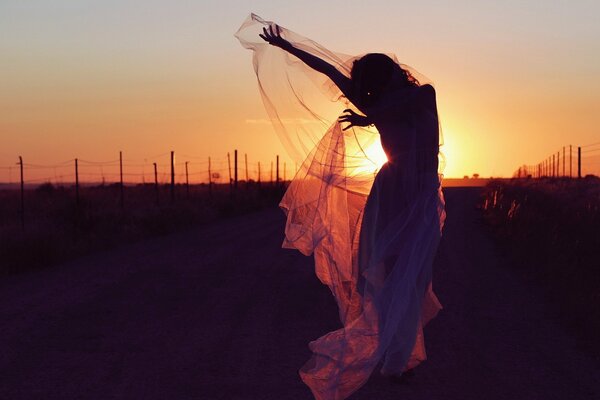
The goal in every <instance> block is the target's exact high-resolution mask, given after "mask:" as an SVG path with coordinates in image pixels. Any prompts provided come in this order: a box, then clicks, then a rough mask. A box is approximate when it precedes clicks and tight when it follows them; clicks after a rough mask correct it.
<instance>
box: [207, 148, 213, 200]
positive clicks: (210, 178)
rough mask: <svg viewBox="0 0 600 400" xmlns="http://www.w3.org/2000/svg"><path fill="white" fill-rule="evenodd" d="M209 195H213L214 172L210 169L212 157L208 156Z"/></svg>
mask: <svg viewBox="0 0 600 400" xmlns="http://www.w3.org/2000/svg"><path fill="white" fill-rule="evenodd" d="M208 196H209V197H212V172H211V170H210V157H208Z"/></svg>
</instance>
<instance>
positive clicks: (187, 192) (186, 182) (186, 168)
mask: <svg viewBox="0 0 600 400" xmlns="http://www.w3.org/2000/svg"><path fill="white" fill-rule="evenodd" d="M188 163H189V161H186V162H185V192H186V194H187V197H188V198H189V197H190V178H189V174H188Z"/></svg>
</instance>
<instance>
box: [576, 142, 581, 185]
mask: <svg viewBox="0 0 600 400" xmlns="http://www.w3.org/2000/svg"><path fill="white" fill-rule="evenodd" d="M577 177H578V178H581V146H578V147H577Z"/></svg>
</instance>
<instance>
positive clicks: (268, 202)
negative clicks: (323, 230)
mask: <svg viewBox="0 0 600 400" xmlns="http://www.w3.org/2000/svg"><path fill="white" fill-rule="evenodd" d="M239 186H240V187H239V190H237V191H236V190H232V189H231V188H230V187H229V185H213V186H212V188H211V190H210V191H209V187H208V185H191V186H190V188H189V195H188V193H187V191H186V188H185V186H179V185H178V186H177V187H176V190H175V199H174V201H171V197H170V191H169V187H168V186H161V187H160V188H159V193H158V195H159V196H158V204H157V202H156V190H155V187H154V186H153V185H136V186H127V187H125V190H124V205H123V207H121V203H120V188H119V186H118V185H99V186H89V187H82V188H80V200H79V204H77V202H76V197H75V190H74V188H73V187H62V186H58V187H57V186H53V185H51V184H43V185H40V186H38V187H37V188H34V189H29V190H26V191H25V214H24V216H25V226H24V229H23V227H22V226H21V213H20V192H19V191H18V190H14V189H8V190H0V275H7V274H15V273H20V272H24V271H29V270H34V269H40V268H47V267H49V266H52V265H55V264H58V263H60V262H63V261H66V260H68V259H72V258H75V257H77V256H80V255H83V254H88V253H91V252H94V251H98V250H102V249H107V248H111V247H114V246H116V245H119V244H122V243H129V242H133V241H137V240H140V239H142V238H146V237H151V236H158V235H164V234H168V233H170V232H175V231H178V230H183V229H188V228H191V227H194V226H198V225H200V224H205V223H208V222H211V221H214V220H217V219H219V218H226V217H229V216H233V215H238V214H243V213H246V212H250V211H253V210H257V209H260V208H264V207H267V206H274V205H276V204H277V203H278V201H279V200H280V199H281V196H282V194H283V186H281V187H276V186H274V185H262V186H259V185H257V184H256V183H254V182H250V183H249V184H248V185H246V183H245V182H241V183H240V185H239Z"/></svg>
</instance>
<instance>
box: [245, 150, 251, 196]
mask: <svg viewBox="0 0 600 400" xmlns="http://www.w3.org/2000/svg"><path fill="white" fill-rule="evenodd" d="M244 164H245V167H246V189H248V187H249V186H248V185H250V179H249V178H248V153H244Z"/></svg>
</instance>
